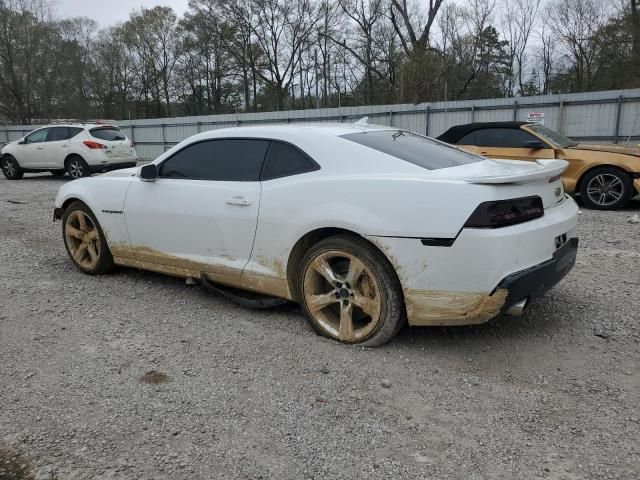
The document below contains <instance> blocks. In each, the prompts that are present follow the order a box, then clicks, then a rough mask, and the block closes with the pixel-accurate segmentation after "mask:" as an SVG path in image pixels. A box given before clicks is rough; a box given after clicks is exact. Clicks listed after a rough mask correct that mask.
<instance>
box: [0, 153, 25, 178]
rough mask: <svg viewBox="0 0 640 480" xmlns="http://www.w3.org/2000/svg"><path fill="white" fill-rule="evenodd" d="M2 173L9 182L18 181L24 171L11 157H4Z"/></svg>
mask: <svg viewBox="0 0 640 480" xmlns="http://www.w3.org/2000/svg"><path fill="white" fill-rule="evenodd" d="M2 173H4V176H5V177H7V179H9V180H20V179H21V178H22V177H23V176H24V170H22V168H21V167H20V164H19V163H18V161H17V160H16V159H15V158H13V157H12V156H11V155H5V156H4V158H3V159H2Z"/></svg>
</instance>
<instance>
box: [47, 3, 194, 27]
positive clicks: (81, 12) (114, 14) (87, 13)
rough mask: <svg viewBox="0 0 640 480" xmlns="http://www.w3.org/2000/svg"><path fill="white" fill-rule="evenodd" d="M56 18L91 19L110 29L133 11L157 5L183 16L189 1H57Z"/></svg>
mask: <svg viewBox="0 0 640 480" xmlns="http://www.w3.org/2000/svg"><path fill="white" fill-rule="evenodd" d="M55 3H56V4H57V5H56V7H57V8H56V11H55V16H56V17H58V18H68V17H90V18H93V19H94V20H96V21H97V22H98V23H99V24H100V27H108V26H110V25H113V24H114V23H116V22H120V21H125V20H127V19H128V18H129V13H130V12H131V11H132V10H139V9H140V8H141V7H146V8H151V7H155V6H156V5H162V6H167V7H172V8H173V9H174V10H175V12H176V13H177V14H178V15H180V16H182V14H183V13H184V12H185V11H186V10H187V6H188V4H189V0H55Z"/></svg>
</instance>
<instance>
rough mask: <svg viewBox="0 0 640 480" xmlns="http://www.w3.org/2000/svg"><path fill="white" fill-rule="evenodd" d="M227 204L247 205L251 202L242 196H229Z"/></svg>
mask: <svg viewBox="0 0 640 480" xmlns="http://www.w3.org/2000/svg"><path fill="white" fill-rule="evenodd" d="M227 205H237V206H239V207H248V206H249V205H251V202H250V201H249V200H247V199H246V198H244V197H242V196H235V197H231V198H230V199H229V200H227Z"/></svg>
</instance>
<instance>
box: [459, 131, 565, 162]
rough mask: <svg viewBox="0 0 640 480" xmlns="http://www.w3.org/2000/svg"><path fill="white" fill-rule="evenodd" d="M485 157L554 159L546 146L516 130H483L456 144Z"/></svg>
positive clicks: (530, 135) (526, 133)
mask: <svg viewBox="0 0 640 480" xmlns="http://www.w3.org/2000/svg"><path fill="white" fill-rule="evenodd" d="M457 144H458V145H460V146H461V147H463V148H465V149H467V150H471V151H473V152H474V153H478V154H480V155H483V156H485V157H489V158H496V159H508V160H530V161H533V160H536V159H545V158H547V159H549V158H555V151H554V150H553V148H551V147H550V146H549V145H548V144H546V143H545V142H543V141H542V140H540V139H539V138H537V137H535V136H534V135H532V134H530V133H529V132H525V131H524V130H519V129H516V128H483V129H480V130H476V131H474V132H471V133H469V134H467V135H466V136H465V137H463V138H462V139H461V140H459V141H458V143H457Z"/></svg>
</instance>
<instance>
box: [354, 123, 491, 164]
mask: <svg viewBox="0 0 640 480" xmlns="http://www.w3.org/2000/svg"><path fill="white" fill-rule="evenodd" d="M342 138H344V139H346V140H350V141H352V142H356V143H359V144H360V145H364V146H365V147H369V148H373V149H374V150H377V151H379V152H382V153H386V154H387V155H391V156H393V157H396V158H399V159H400V160H404V161H406V162H409V163H413V164H414V165H418V166H419V167H422V168H426V169H427V170H437V169H439V168H448V167H457V166H458V165H466V164H468V163H475V162H482V161H484V160H485V159H484V158H482V157H480V156H478V155H474V154H472V153H468V152H465V151H463V150H460V149H458V148H455V147H451V146H449V145H447V144H445V143H442V142H439V141H437V140H433V139H431V138H429V137H424V136H422V135H417V134H415V133H411V132H407V131H405V130H370V131H368V132H359V133H349V134H347V135H342Z"/></svg>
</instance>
